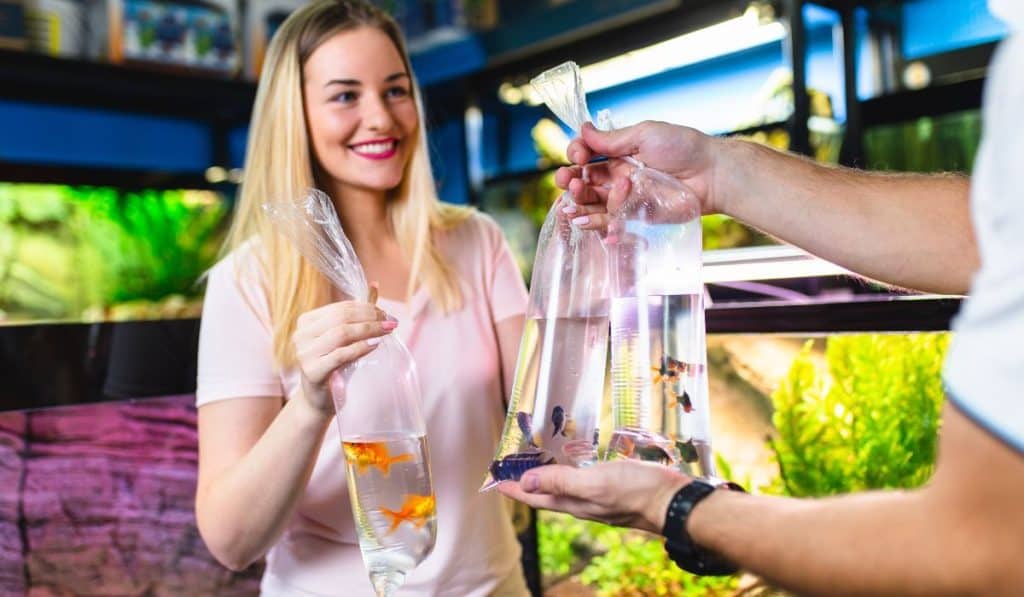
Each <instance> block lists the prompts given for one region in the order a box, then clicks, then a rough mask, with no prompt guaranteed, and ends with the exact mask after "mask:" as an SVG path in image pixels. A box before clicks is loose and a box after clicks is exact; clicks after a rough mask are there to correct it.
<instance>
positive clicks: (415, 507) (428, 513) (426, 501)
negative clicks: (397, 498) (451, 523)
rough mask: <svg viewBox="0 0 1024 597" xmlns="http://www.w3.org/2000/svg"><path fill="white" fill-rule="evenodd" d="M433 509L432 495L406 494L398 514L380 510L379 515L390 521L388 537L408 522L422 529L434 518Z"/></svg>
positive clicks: (392, 511) (434, 505)
mask: <svg viewBox="0 0 1024 597" xmlns="http://www.w3.org/2000/svg"><path fill="white" fill-rule="evenodd" d="M435 507H436V504H435V501H434V494H430V495H415V494H406V496H405V502H404V503H402V508H401V509H400V510H399V511H398V512H395V511H394V510H388V509H387V508H381V509H380V513H381V514H383V515H384V516H385V517H386V518H390V519H391V527H390V528H389V529H388V534H389V535H390V534H391V533H394V532H395V530H396V529H398V526H399V525H401V524H402V523H403V522H408V523H409V524H411V525H413V526H415V527H416V528H417V529H422V528H423V525H425V524H427V521H428V520H430V518H432V517H433V516H434V511H435Z"/></svg>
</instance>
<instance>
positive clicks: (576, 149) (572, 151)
mask: <svg viewBox="0 0 1024 597" xmlns="http://www.w3.org/2000/svg"><path fill="white" fill-rule="evenodd" d="M584 126H585V125H584ZM565 156H566V157H567V158H569V161H570V162H572V163H574V164H579V165H580V166H582V165H583V164H586V163H587V162H589V161H590V160H591V158H593V157H594V153H593V152H592V151H591V150H590V148H589V147H587V144H586V143H585V142H584V141H583V140H581V139H573V140H572V141H570V142H569V147H568V148H566V150H565Z"/></svg>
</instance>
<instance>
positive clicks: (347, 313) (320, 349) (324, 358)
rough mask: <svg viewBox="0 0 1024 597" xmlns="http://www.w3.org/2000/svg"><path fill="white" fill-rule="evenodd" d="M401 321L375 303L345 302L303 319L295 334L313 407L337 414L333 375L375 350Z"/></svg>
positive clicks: (298, 357) (303, 383)
mask: <svg viewBox="0 0 1024 597" xmlns="http://www.w3.org/2000/svg"><path fill="white" fill-rule="evenodd" d="M396 327H398V322H397V321H395V320H394V319H392V318H390V317H389V316H388V315H387V313H385V312H384V311H382V310H380V309H379V308H377V307H376V306H375V305H373V304H372V303H364V302H358V301H341V302H337V303H331V304H329V305H325V306H323V307H320V308H318V309H313V310H312V311H307V312H306V313H303V314H302V315H300V316H299V319H298V322H297V323H296V326H295V333H294V334H292V342H294V344H295V355H296V358H297V360H298V363H299V368H300V370H301V371H302V389H303V394H304V395H305V397H306V400H308V401H309V403H310V405H311V406H313V407H314V408H316V409H317V410H319V411H320V412H323V413H328V414H333V413H334V404H333V402H332V400H331V392H330V385H332V384H335V383H337V382H338V381H340V380H335V381H332V380H331V374H332V373H334V372H335V371H336V370H338V369H339V368H341V367H344V366H345V365H347V364H349V363H351V362H352V361H355V360H356V359H358V358H359V357H361V356H363V355H365V354H367V353H369V352H370V351H372V350H374V349H375V348H376V347H377V345H378V344H380V341H381V337H382V336H385V335H387V334H390V333H391V331H392V330H394V329H395V328H396Z"/></svg>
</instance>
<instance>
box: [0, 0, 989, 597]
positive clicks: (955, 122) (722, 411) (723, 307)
mask: <svg viewBox="0 0 1024 597" xmlns="http://www.w3.org/2000/svg"><path fill="white" fill-rule="evenodd" d="M296 4H297V2H296V1H295V0H273V1H272V0H264V1H257V0H249V1H246V0H238V1H226V2H205V3H199V2H190V3H189V2H185V1H184V0H181V2H180V5H181V6H186V7H189V8H188V10H191V11H193V13H196V14H198V13H200V12H202V11H207V12H206V13H202V14H204V15H206V14H207V13H209V15H213V16H210V17H209V18H214V17H215V18H218V19H222V20H223V22H225V23H227V24H228V26H229V28H230V32H231V35H230V38H229V39H230V41H231V42H232V43H229V44H228V46H226V47H225V49H224V52H223V53H222V54H221V55H219V56H218V57H217V58H213V57H211V56H212V55H211V54H205V55H204V56H205V57H197V56H195V55H187V56H186V58H183V59H182V58H170V57H169V55H162V54H161V53H160V52H158V51H156V50H149V51H148V52H149V53H148V54H146V52H145V51H143V50H144V49H141V50H139V53H138V54H137V55H135V56H130V55H126V54H130V52H131V49H130V48H129V49H126V48H127V46H124V47H122V48H121V50H120V52H121V55H120V57H118V55H117V54H118V51H116V49H115V46H117V44H116V43H115V41H116V40H115V38H116V34H115V33H111V32H110V31H108V32H106V33H105V34H103V33H101V32H100V31H99V29H100V27H99V26H98V25H96V23H97V16H96V11H100V12H99V14H100V15H103V14H106V13H104V12H103V11H109V10H111V9H112V7H120V8H121V9H122V10H123V11H124V13H125V14H128V15H131V14H137V12H135V13H133V12H132V11H133V10H134V11H140V10H143V9H145V8H150V9H152V10H165V9H166V6H168V5H170V6H177V4H176V3H174V2H170V3H166V2H165V3H155V2H147V1H141V0H107V1H106V2H99V1H96V0H93V1H90V2H85V1H82V0H27V1H24V2H23V1H22V0H0V380H3V382H2V383H0V386H2V387H0V594H5V595H6V594H12V595H17V594H28V593H30V592H31V593H32V594H39V595H47V594H78V593H91V594H124V595H129V594H132V595H134V594H161V595H162V594H189V595H203V594H209V595H225V594H235V593H238V594H251V593H253V592H254V591H255V590H256V587H257V583H258V579H259V573H260V568H259V566H258V565H257V566H254V567H253V568H252V569H250V570H247V571H245V572H242V573H232V572H230V571H228V570H227V569H224V568H222V567H221V566H219V565H218V564H217V563H216V562H215V561H214V560H213V559H212V558H211V557H210V555H209V553H208V552H207V551H206V549H205V547H204V546H203V544H202V540H201V539H200V538H199V536H198V534H197V533H196V530H195V524H194V516H193V512H192V507H193V504H192V500H193V492H194V488H195V464H196V455H195V441H196V438H195V409H194V407H193V406H192V401H193V398H194V397H193V395H192V393H193V392H194V386H195V351H196V339H197V332H198V317H199V314H200V311H201V305H202V285H201V283H199V279H200V276H201V274H202V272H203V271H205V269H206V268H208V267H209V266H210V265H211V264H212V263H213V261H214V260H215V259H216V255H217V250H218V246H219V244H218V243H219V241H220V239H221V238H222V236H223V233H224V231H225V226H226V224H227V222H228V220H229V218H230V215H231V209H232V203H233V201H234V198H235V193H236V191H237V188H238V187H237V185H238V182H239V181H241V180H242V179H243V178H244V176H245V173H244V171H242V166H243V161H244V151H245V143H246V134H247V122H248V118H249V114H250V110H251V105H252V99H253V97H254V94H255V83H254V72H255V70H254V69H255V64H256V63H257V62H258V47H259V46H260V43H263V42H261V41H260V40H261V39H262V38H261V37H260V36H261V35H263V36H264V37H265V35H266V31H267V30H268V27H269V28H270V29H272V27H273V24H274V23H277V22H279V20H280V16H281V14H283V13H285V14H286V11H287V10H289V9H290V8H291V7H293V6H295V5H296ZM381 4H382V5H386V6H387V7H388V8H389V9H390V10H392V11H394V13H395V14H396V16H397V17H398V18H399V20H400V22H401V24H402V26H403V28H404V29H405V31H406V33H407V36H408V38H409V47H410V51H411V53H412V57H413V68H414V70H415V72H416V75H417V77H418V80H419V83H420V85H421V86H422V89H423V92H424V95H425V99H426V104H427V115H426V122H427V126H428V134H429V141H430V146H431V151H432V157H433V164H434V169H435V174H436V176H437V179H438V181H439V185H440V195H441V197H442V198H443V199H445V200H447V201H451V202H454V203H468V204H472V205H475V206H477V207H479V208H480V209H481V210H483V211H485V212H487V213H489V214H491V215H492V216H493V217H495V219H496V220H497V221H498V222H499V224H501V226H502V227H503V229H504V230H505V232H506V235H507V236H508V238H509V241H510V243H511V244H512V246H513V249H514V252H515V253H516V256H517V259H518V260H519V262H520V266H521V267H522V268H523V270H524V275H525V276H526V279H527V281H528V280H529V269H530V267H531V265H532V258H533V251H534V247H535V241H536V235H537V232H538V230H539V225H540V222H541V221H542V220H543V218H544V215H545V214H546V211H547V208H548V207H549V206H550V203H551V201H552V200H553V199H554V197H555V196H556V190H555V189H554V186H553V182H552V174H553V171H554V168H555V167H556V166H557V165H558V164H559V163H560V162H561V160H563V159H564V156H563V154H562V152H563V150H564V146H565V143H566V141H567V140H568V135H569V131H567V130H566V129H565V128H564V127H563V126H562V125H560V124H559V123H557V121H556V120H555V119H553V117H552V115H551V114H550V113H549V112H548V111H547V109H546V108H545V107H544V106H543V105H536V102H534V101H533V98H532V97H531V94H530V92H529V89H528V86H527V83H528V81H529V79H530V77H532V76H533V75H536V74H538V73H539V72H541V71H542V70H544V69H546V68H548V67H550V66H553V65H555V64H558V63H560V62H562V61H564V60H576V61H577V62H579V63H580V64H581V66H584V67H588V68H587V69H585V71H584V77H585V81H587V82H589V81H600V82H601V85H600V86H599V88H596V89H593V90H591V91H590V92H589V93H588V100H589V103H590V107H591V110H592V112H594V113H596V111H597V110H600V109H606V108H607V109H610V110H611V112H612V115H613V117H614V119H615V122H616V124H618V125H625V124H630V123H634V122H638V121H640V120H644V119H656V120H665V121H669V122H676V123H681V124H687V125H690V126H693V127H696V128H699V129H701V130H703V131H706V132H708V133H712V134H719V135H738V136H744V137H748V138H751V139H754V140H755V141H758V142H762V143H767V144H770V145H773V146H775V147H778V148H781V149H792V150H794V151H798V152H801V153H805V154H807V155H811V156H813V157H814V158H815V159H818V160H820V161H823V162H829V163H841V164H844V165H849V166H855V167H862V168H870V169H876V170H912V171H920V172H936V171H958V172H970V169H971V167H972V164H973V159H974V155H975V152H976V150H977V145H978V141H979V138H980V134H981V120H980V105H981V92H982V88H983V84H984V78H985V65H986V64H987V62H988V60H989V59H990V58H991V55H992V52H993V51H994V47H995V44H996V43H997V42H998V41H999V40H1000V39H1001V38H1002V37H1003V36H1005V35H1006V33H1007V31H1006V29H1005V27H1004V26H1003V25H1002V24H1001V23H1000V22H999V21H997V20H995V19H994V18H993V17H992V16H991V15H990V14H989V13H988V11H987V9H986V3H985V1H984V0H906V1H886V2H870V1H854V0H828V1H825V0H823V1H821V2H815V3H811V2H803V1H801V0H779V1H775V2H770V1H763V2H753V3H751V2H749V1H747V0H744V1H733V0H719V1H711V0H632V1H629V0H601V1H586V0H524V1H522V2H513V1H511V0H509V1H501V2H498V1H496V0H491V1H487V0H483V1H480V0H477V1H470V0H433V1H423V2H415V1H413V0H405V1H400V0H391V1H388V2H381ZM197 7H198V8H197ZM190 14H192V13H190ZM129 20H130V18H129ZM125 32H126V33H125V34H124V35H126V36H127V35H129V34H130V33H132V31H130V27H127V28H126V29H125ZM121 41H123V40H121ZM659 42H666V43H667V44H668V46H667V49H666V48H665V46H662V47H661V49H659V48H658V47H654V48H650V49H646V50H645V48H648V47H649V46H655V45H656V44H658V43H659ZM122 45H123V44H122ZM630 52H634V53H633V54H629V53H630ZM193 54H194V53H193ZM629 60H633V62H629ZM794 90H796V91H797V93H794ZM800 91H806V93H801V92H800ZM794 98H796V101H794ZM704 233H705V249H706V258H705V263H706V276H707V280H706V281H707V283H708V293H709V296H710V298H711V299H712V307H711V308H710V309H709V310H708V324H707V328H708V332H709V334H710V336H709V360H710V363H711V372H712V379H711V396H712V408H713V430H714V437H715V440H716V444H717V445H716V448H717V449H718V451H719V452H720V454H721V456H722V459H723V462H724V464H725V466H726V467H727V470H729V471H730V472H731V473H732V476H734V477H735V478H736V479H737V480H741V481H743V480H745V481H746V482H747V484H748V486H751V487H753V488H755V489H757V490H761V491H765V492H776V493H788V494H791V495H823V494H828V493H835V492H838V491H844V490H850V489H860V488H866V487H876V486H893V485H903V486H912V485H914V484H919V483H920V482H922V481H923V479H924V478H926V475H927V471H928V470H929V468H930V466H931V462H932V460H933V458H934V452H933V450H934V425H933V424H932V423H929V424H928V425H925V426H924V427H925V428H926V429H924V430H923V431H921V430H918V431H919V433H917V435H915V433H916V432H915V433H910V434H909V435H910V436H913V437H908V434H907V433H903V432H898V431H894V430H899V429H905V426H906V425H907V420H908V417H911V416H918V417H919V418H920V417H921V416H923V415H922V413H926V414H927V416H924V419H927V420H928V421H931V422H934V421H933V420H934V419H935V418H936V417H937V408H938V403H939V401H941V387H940V386H939V379H938V372H939V363H940V362H941V356H942V353H943V351H944V347H945V343H946V342H947V340H948V337H947V334H946V331H947V330H948V328H949V321H950V318H951V317H952V315H953V314H954V313H955V311H956V309H957V307H958V305H959V302H960V300H959V298H957V297H942V296H921V295H916V294H912V293H906V292H896V291H893V290H892V289H887V288H883V287H880V286H878V285H874V284H871V283H868V282H864V281H859V280H855V279H853V278H851V277H849V276H847V275H844V272H843V271H842V270H840V269H838V268H836V267H835V266H833V265H831V264H828V263H825V262H822V261H820V260H817V259H815V258H812V257H810V256H808V255H805V254H803V253H802V252H800V251H797V250H795V249H792V248H791V247H786V246H782V245H778V244H777V243H776V242H775V241H774V240H773V239H770V238H767V237H765V236H764V235H762V234H760V233H758V232H757V231H754V230H750V229H747V228H745V227H744V226H742V225H739V224H738V223H736V222H733V221H731V220H729V219H728V218H724V217H721V216H710V217H706V218H705V221H704ZM854 361H855V362H856V363H855V364H856V366H843V363H847V364H849V363H851V362H854ZM908 371H913V372H915V374H914V375H910V374H909V373H908ZM911 378H913V380H914V381H913V382H912V383H911V382H908V381H906V380H907V379H911ZM842 388H846V389H842ZM851 388H853V389H851ZM840 390H842V391H840ZM915 396H916V397H917V398H914V397H915ZM922 396H923V397H922ZM914 400H917V402H913V401H914ZM908 401H909V402H908ZM908 403H909V404H913V405H914V408H913V409H911V408H907V407H906V405H907V404H908ZM836 404H841V405H842V408H840V411H842V412H845V413H847V414H846V415H842V416H841V415H838V414H836V413H837V412H839V411H837V410H836V408H835V406H836ZM801 405H803V406H801ZM808 405H811V406H808ZM815 409H817V410H815ZM857 409H867V410H870V411H871V412H873V413H876V414H877V413H882V414H881V415H878V416H877V417H876V419H878V420H876V421H875V422H874V423H873V425H875V426H874V427H871V428H863V427H857V425H863V423H852V422H851V421H850V417H849V413H852V412H856V411H857ZM915 409H917V410H915ZM826 411H829V412H827V413H826ZM808 412H812V413H818V414H820V413H825V414H822V416H823V417H836V419H835V420H834V421H830V422H829V426H830V429H831V430H832V431H829V432H825V431H821V433H822V434H824V435H818V436H816V437H818V438H819V440H820V442H823V443H826V444H828V446H829V451H827V453H821V454H819V453H814V454H812V453H811V448H810V447H808V446H806V445H802V444H801V442H800V441H799V438H800V437H801V433H804V432H806V431H807V430H808V429H811V430H813V427H812V423H810V422H807V421H804V422H801V421H800V420H798V418H797V419H794V418H792V417H787V416H782V415H788V414H791V413H802V414H800V416H804V417H807V418H812V417H811V415H808V414H807V413H808ZM908 412H909V413H910V414H907V413H908ZM815 416H817V415H815ZM843 425H849V426H850V429H849V433H845V434H844V432H843V431H842V430H843ZM603 427H604V428H607V427H608V426H607V425H605V426H603ZM865 433H871V434H872V437H876V438H885V437H889V435H886V434H890V435H891V437H893V438H896V439H895V440H894V443H895V444H898V445H897V446H896V447H892V448H885V449H882V448H879V447H878V446H876V445H872V446H867V447H865V440H864V439H863V436H864V434H865ZM929 433H930V435H929ZM858 435H859V436H860V439H859V440H856V441H855V440H851V439H850V438H851V437H857V436H858ZM918 435H919V436H920V437H918ZM829 442H832V443H829ZM876 443H877V442H876ZM882 443H884V442H882ZM815 458H817V459H819V460H820V462H819V461H816V460H814V459H815ZM794 459H796V460H799V461H800V462H802V463H804V466H806V467H808V470H811V469H814V466H819V465H820V466H819V468H818V469H814V470H817V471H818V472H817V473H816V474H810V473H808V474H807V475H804V476H803V477H801V476H800V475H797V474H790V475H788V476H787V475H786V474H785V472H784V470H785V468H786V463H787V462H790V461H794V462H795V461H796V460H794ZM808 459H810V460H808ZM837 461H842V462H844V463H845V464H843V465H841V466H840V465H836V464H835V463H836V462H837ZM808 462H811V464H808ZM815 462H818V464H817V465H815V464H814V463H815ZM864 462H875V463H877V462H886V463H890V464H887V465H886V467H884V468H885V469H886V471H887V472H886V473H885V474H878V473H877V472H876V471H874V470H873V469H871V467H869V466H866V465H862V463H864ZM780 464H781V469H780ZM858 467H859V468H858ZM791 472H792V471H791ZM482 474H483V471H481V475H482ZM885 475H889V476H885ZM522 541H523V544H524V547H525V550H524V563H525V568H526V571H527V575H528V577H529V579H530V582H531V586H532V587H533V588H534V590H535V591H536V592H538V593H539V592H542V591H543V592H545V593H546V594H552V595H559V594H601V595H605V594H607V595H611V594H620V593H624V592H629V591H635V592H637V593H638V594H655V593H657V592H658V590H660V589H659V588H666V587H667V589H666V590H671V591H674V592H686V594H692V595H705V594H707V595H719V594H722V595H728V594H733V593H734V592H735V591H737V590H739V589H738V587H748V586H754V589H752V590H753V591H761V592H762V593H763V594H775V592H774V589H771V588H770V587H767V586H763V585H762V584H761V582H760V580H759V579H756V578H751V577H737V578H731V579H725V580H723V581H716V582H711V583H701V582H699V581H697V580H695V579H694V577H691V576H689V575H686V574H684V573H681V572H679V571H678V570H674V569H673V568H672V566H671V564H669V563H668V562H667V560H665V558H664V556H663V555H661V552H660V548H658V546H657V542H656V541H655V540H652V539H650V538H648V537H643V536H640V535H637V534H635V533H633V534H630V533H621V532H615V531H610V530H608V529H604V528H600V527H598V526H595V525H589V524H583V523H576V522H573V521H569V520H567V519H565V518H562V517H556V516H550V515H547V514H545V515H542V516H540V517H538V516H534V517H533V518H532V519H531V520H530V521H529V524H528V525H525V526H524V532H523V535H522ZM641 564H642V565H641ZM638 566H639V567H640V569H641V572H636V570H637V569H638ZM635 594H636V593H635ZM748 594H752V593H748Z"/></svg>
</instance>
